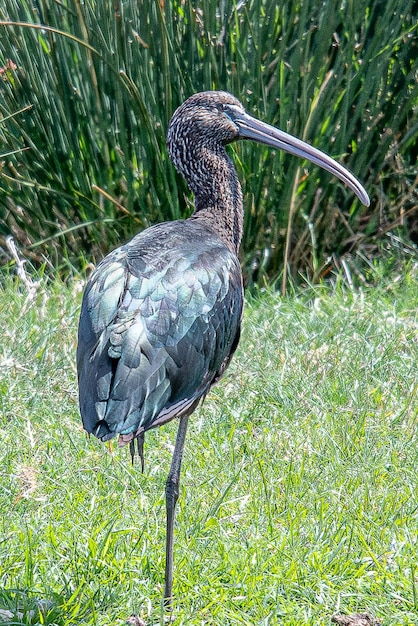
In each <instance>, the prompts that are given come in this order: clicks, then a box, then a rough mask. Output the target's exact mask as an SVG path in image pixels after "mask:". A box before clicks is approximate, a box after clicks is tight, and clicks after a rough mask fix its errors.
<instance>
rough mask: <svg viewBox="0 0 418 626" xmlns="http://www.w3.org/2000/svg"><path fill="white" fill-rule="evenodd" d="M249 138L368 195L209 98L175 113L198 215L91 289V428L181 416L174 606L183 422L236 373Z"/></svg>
mask: <svg viewBox="0 0 418 626" xmlns="http://www.w3.org/2000/svg"><path fill="white" fill-rule="evenodd" d="M237 139H253V140H255V141H260V142H262V143H266V144H268V145H270V146H272V147H274V148H280V149H283V150H286V151H288V152H290V153H292V154H295V155H297V156H300V157H302V158H305V159H309V160H311V161H313V162H314V163H316V164H319V165H320V166H321V167H323V168H325V169H327V170H328V171H330V172H331V173H333V174H334V175H336V176H337V177H338V178H340V179H341V180H342V181H343V182H345V183H346V184H347V185H348V186H349V187H351V189H353V191H354V192H355V193H356V194H357V195H358V196H359V198H360V199H361V200H362V202H364V203H365V204H368V197H367V194H366V192H365V191H364V189H363V187H362V186H361V185H360V183H359V182H358V181H357V180H356V179H355V178H354V176H353V175H352V174H350V173H349V172H348V171H347V170H346V169H345V168H343V167H342V166H341V165H339V164H338V163H336V162H335V161H333V160H332V159H331V158H330V157H328V156H327V155H325V154H324V153H322V152H320V151H319V150H316V149H315V148H313V147H311V146H309V145H307V144H305V143H304V142H301V141H300V140H298V139H296V138H295V137H292V136H290V135H288V134H287V133H284V132H282V131H280V130H278V129H275V128H273V127H272V126H269V125H267V124H264V123H262V122H260V121H258V120H256V119H255V118H253V117H251V116H250V115H248V114H247V113H246V112H245V110H244V109H243V107H242V105H241V104H240V102H239V101H238V100H237V99H236V98H234V97H233V96H231V95H230V94H228V93H225V92H203V93H199V94H195V95H194V96H192V97H191V98H189V99H188V100H187V101H186V102H185V103H184V104H183V105H182V106H181V107H179V109H177V111H176V112H175V113H174V115H173V117H172V120H171V122H170V126H169V129H168V135H167V146H168V150H169V153H170V156H171V158H172V160H173V162H174V165H175V167H176V168H177V170H178V171H179V172H180V173H181V174H183V176H184V177H185V178H186V180H187V183H188V185H189V187H190V189H191V190H192V191H193V192H194V196H195V209H194V212H193V215H192V216H191V217H190V218H188V219H186V220H179V221H175V222H167V223H163V224H158V225H157V226H153V227H151V228H148V229H146V230H145V231H143V232H142V233H140V234H138V235H136V237H134V238H133V239H132V240H131V241H130V242H129V243H127V244H125V245H124V246H122V247H120V248H118V249H117V250H114V251H113V252H111V253H110V254H109V255H108V256H107V257H106V258H105V259H104V260H103V261H102V262H101V263H100V264H99V265H98V266H97V268H96V270H95V271H94V272H93V274H92V275H91V277H90V280H89V282H88V285H87V287H86V290H85V293H84V298H83V304H82V309H81V316H80V324H79V336H78V350H77V365H78V377H79V392H80V412H81V415H82V418H83V424H84V428H85V429H86V430H87V431H88V432H89V433H93V434H94V435H95V436H96V437H99V438H100V439H102V441H106V440H107V439H110V438H111V437H114V436H115V435H119V440H120V442H121V443H122V444H124V443H128V442H129V443H130V444H131V452H132V454H133V442H134V440H135V438H137V439H138V447H139V451H140V454H141V456H142V442H143V435H144V432H145V431H147V430H148V429H150V428H154V427H156V426H159V425H161V424H164V423H165V422H167V421H169V420H171V419H173V418H175V417H179V418H181V419H180V425H179V431H178V435H177V441H176V448H175V451H174V454H173V461H172V465H171V469H170V473H169V476H168V479H167V484H166V500H167V545H166V586H165V599H166V602H167V605H170V599H171V590H172V549H173V524H174V511H175V505H176V501H177V497H178V486H179V474H180V465H181V458H182V451H183V446H184V440H185V435H186V429H187V418H188V415H190V413H192V411H193V410H194V409H195V408H196V406H197V405H198V403H199V401H200V400H201V399H202V398H204V396H205V395H206V394H207V393H208V391H209V389H210V387H211V386H212V385H213V384H214V383H216V382H217V381H218V380H219V378H220V377H221V376H222V374H223V372H224V371H225V369H226V368H227V367H228V365H229V362H230V360H231V358H232V355H233V353H234V351H235V349H236V347H237V344H238V341H239V334H240V323H241V316H242V307H243V286H242V276H241V269H240V265H239V261H238V256H237V255H238V249H239V246H240V242H241V236H242V229H243V209H242V194H241V188H240V185H239V182H238V177H237V174H236V171H235V169H234V166H233V163H232V161H231V159H230V158H229V157H228V155H227V154H226V151H225V145H226V144H228V143H231V142H233V141H235V140H237Z"/></svg>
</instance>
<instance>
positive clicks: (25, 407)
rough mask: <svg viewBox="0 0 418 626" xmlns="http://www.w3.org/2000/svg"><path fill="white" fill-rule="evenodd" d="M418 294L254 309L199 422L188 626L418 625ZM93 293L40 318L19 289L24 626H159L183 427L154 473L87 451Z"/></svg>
mask: <svg viewBox="0 0 418 626" xmlns="http://www.w3.org/2000/svg"><path fill="white" fill-rule="evenodd" d="M417 279H418V275H417V268H416V267H415V268H414V267H409V268H408V269H407V270H405V271H404V272H402V273H399V274H398V275H396V276H395V275H393V276H392V280H391V282H390V283H389V282H388V281H383V282H382V283H381V284H380V286H378V287H377V288H375V289H373V290H372V289H369V290H365V291H360V292H357V293H354V292H351V291H348V290H347V289H343V288H342V287H340V286H339V285H338V281H337V283H336V286H334V288H331V287H323V286H320V287H316V288H307V289H306V290H305V292H302V293H299V294H297V295H295V296H294V297H292V298H290V297H288V298H287V299H281V298H280V297H279V296H278V295H276V294H275V293H272V292H260V293H259V294H258V295H256V296H249V298H248V302H247V306H246V313H245V319H244V333H243V338H242V342H241V345H240V349H239V351H238V353H237V356H236V358H235V359H234V361H233V364H232V365H231V368H230V369H229V371H228V373H227V375H226V376H225V377H224V379H223V381H222V382H221V383H220V384H219V385H218V386H217V387H216V389H214V390H213V391H212V392H211V393H210V395H209V397H208V398H207V400H206V402H205V404H204V406H203V408H201V409H200V410H198V411H197V412H196V413H195V414H194V416H193V418H192V419H191V425H190V432H189V435H188V441H187V446H186V451H185V458H184V464H183V478H182V486H181V497H180V500H179V510H178V518H177V525H176V551H175V581H174V593H175V616H176V618H177V620H176V624H178V625H179V626H180V625H182V624H187V625H195V626H201V625H217V626H221V625H222V626H225V625H240V624H243V625H244V624H245V625H249V624H257V625H263V626H267V625H269V626H272V625H282V624H283V625H285V626H300V625H305V624H306V625H308V624H309V625H312V626H314V625H315V626H320V625H328V624H330V618H331V616H332V615H333V614H335V613H350V612H351V613H352V612H355V611H365V610H367V611H369V612H370V613H371V614H373V615H374V616H375V617H377V618H379V620H380V622H381V623H382V625H386V626H389V625H391V626H393V625H394V624H396V625H400V624H403V625H406V624H408V625H412V624H418V597H417V588H416V585H417V574H418V572H417V563H418V555H417V536H418V501H417V493H418V478H417V465H418V441H417V420H418V402H417V375H416V373H417V360H418V326H417V322H418V319H417V283H418V280H417ZM81 286H82V285H81V283H72V284H71V285H69V286H64V285H62V284H59V283H56V284H54V285H53V286H45V284H44V282H43V280H42V279H41V283H40V285H39V288H38V290H37V294H36V296H35V298H34V299H33V300H32V301H29V300H28V296H27V291H26V290H25V288H24V287H23V285H22V284H21V283H18V282H17V280H14V279H12V278H9V277H5V278H4V280H3V287H2V293H1V297H0V323H1V328H2V341H1V345H0V426H1V438H2V440H1V446H0V510H1V511H2V515H1V516H0V609H2V610H3V611H7V612H6V613H3V615H8V616H9V618H8V620H9V621H8V622H5V623H9V624H47V625H52V624H57V625H59V626H62V625H66V626H69V625H75V624H83V625H87V626H90V625H91V626H92V625H98V626H105V625H106V626H107V625H109V624H112V625H114V624H116V625H117V624H124V623H125V620H126V618H127V617H128V616H129V615H130V614H131V613H136V614H139V615H141V616H142V618H143V619H144V620H145V621H146V623H147V625H151V624H158V623H159V621H160V600H161V594H162V585H163V570H164V538H165V505H164V482H165V479H166V475H167V471H168V467H169V463H170V457H171V446H172V444H173V442H174V437H175V424H169V425H167V426H166V427H163V428H160V429H158V430H157V431H155V432H151V433H149V435H148V436H147V438H146V449H145V452H146V467H145V473H144V474H143V475H141V472H140V468H139V464H137V465H135V466H134V467H132V466H131V464H130V459H129V454H128V451H127V450H126V449H118V448H117V446H116V445H113V446H112V447H110V448H109V447H107V446H106V445H104V444H101V443H100V442H98V441H97V440H96V439H93V438H92V439H90V440H89V439H88V438H87V437H86V436H85V434H84V433H83V430H82V427H81V424H80V418H79V415H78V409H77V390H76V373H75V366H74V350H75V338H76V324H77V316H78V309H79V300H80V291H81ZM0 615H1V612H0ZM5 619H7V618H5ZM0 623H1V620H0Z"/></svg>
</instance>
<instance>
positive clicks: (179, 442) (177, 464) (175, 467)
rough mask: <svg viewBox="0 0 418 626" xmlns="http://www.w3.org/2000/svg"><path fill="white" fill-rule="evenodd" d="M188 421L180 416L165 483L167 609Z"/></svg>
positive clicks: (169, 604) (165, 590)
mask: <svg viewBox="0 0 418 626" xmlns="http://www.w3.org/2000/svg"><path fill="white" fill-rule="evenodd" d="M188 421H189V418H188V416H187V415H186V416H184V417H181V418H180V424H179V429H178V431H177V438H176V445H175V447H174V452H173V458H172V461H171V467H170V471H169V474H168V478H167V482H166V485H165V501H166V513H167V535H166V549H165V589H164V608H165V610H167V611H171V609H172V588H173V546H174V518H175V513H176V503H177V500H178V497H179V488H180V468H181V459H182V456H183V449H184V442H185V439H186V432H187V424H188Z"/></svg>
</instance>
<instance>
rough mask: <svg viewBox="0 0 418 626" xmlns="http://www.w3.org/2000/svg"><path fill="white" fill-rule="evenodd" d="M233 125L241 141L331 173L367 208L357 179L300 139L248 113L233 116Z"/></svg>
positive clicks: (365, 196) (367, 200)
mask: <svg viewBox="0 0 418 626" xmlns="http://www.w3.org/2000/svg"><path fill="white" fill-rule="evenodd" d="M234 123H235V124H236V125H237V127H238V131H239V137H240V138H242V139H252V140H254V141H258V142H260V143H264V144H267V145H268V146H271V147H272V148H278V149H279V150H284V151H285V152H289V153H290V154H294V155H295V156H298V157H300V158H302V159H307V160H308V161H312V163H315V164H316V165H319V166H320V167H322V168H323V169H324V170H327V171H328V172H331V174H334V176H336V177H337V178H339V179H340V180H341V181H342V182H343V183H345V184H346V185H347V186H348V187H350V189H352V191H354V193H355V194H356V196H357V197H358V198H359V200H360V201H361V202H362V203H363V204H364V205H365V206H369V204H370V200H369V196H368V195H367V192H366V190H365V189H364V187H363V185H362V184H361V183H360V182H359V181H358V180H357V178H356V177H355V176H354V175H353V174H352V173H351V172H349V171H348V170H347V169H346V168H345V167H343V166H342V165H340V163H338V162H337V161H334V159H332V158H331V157H330V156H328V155H327V154H325V152H321V150H318V149H317V148H314V147H313V146H310V145H309V144H307V143H305V142H304V141H302V140H301V139H298V138H297V137H294V136H293V135H289V134H288V133H285V132H284V131H282V130H279V129H278V128H275V127H274V126H270V124H265V123H264V122H260V120H257V119H256V118H255V117H252V116H251V115H248V113H240V114H239V115H235V116H234Z"/></svg>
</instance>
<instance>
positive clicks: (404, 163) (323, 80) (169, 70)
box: [0, 0, 418, 284]
mask: <svg viewBox="0 0 418 626" xmlns="http://www.w3.org/2000/svg"><path fill="white" fill-rule="evenodd" d="M416 14H417V5H416V0H415V1H414V0H390V1H389V2H369V1H368V0H356V1H355V2H353V1H350V0H346V1H345V0H344V1H341V2H334V1H333V0H324V1H323V2H314V1H310V0H304V1H296V2H280V3H278V2H273V1H272V0H249V1H239V2H235V1H232V0H222V1H219V2H214V1H204V2H199V3H195V2H185V1H183V2H181V1H174V2H172V1H170V2H167V1H164V0H163V1H161V0H147V1H143V2H134V1H129V2H121V1H119V0H115V2H113V3H109V2H106V1H104V0H97V1H92V0H89V1H88V2H80V0H75V1H74V2H67V1H64V2H61V1H57V0H37V1H36V2H33V3H32V2H21V1H20V0H5V1H4V2H3V3H2V7H1V8H0V21H1V25H0V37H1V40H0V41H1V45H0V67H2V70H1V79H2V80H0V145H1V148H0V150H1V151H0V154H2V153H3V159H2V161H1V170H0V208H1V212H0V237H1V239H0V245H1V241H3V248H4V238H5V237H6V236H7V235H9V234H12V235H13V236H14V237H15V238H16V241H17V242H18V245H19V247H20V248H21V249H22V251H23V253H24V256H25V257H26V258H31V259H32V260H33V262H34V263H35V264H36V265H38V266H39V265H42V264H46V265H48V266H49V271H52V272H54V271H61V272H62V271H63V270H64V271H65V270H68V269H70V268H72V267H76V268H80V267H83V266H84V264H85V262H86V261H85V260H86V259H87V260H88V261H91V260H93V261H96V260H97V259H99V258H101V257H102V255H103V254H104V253H105V252H107V251H108V250H109V249H110V248H112V247H114V246H115V245H116V244H118V243H120V242H123V241H125V240H127V239H128V238H130V237H131V236H132V235H133V233H135V232H137V231H138V230H139V229H141V228H143V227H145V226H148V225H149V224H151V223H154V222H157V221H163V220H169V219H174V218H178V217H180V216H184V215H187V214H189V212H190V194H189V192H188V190H187V187H186V185H185V183H184V181H183V180H181V179H180V177H178V176H177V175H176V174H175V172H174V169H173V167H172V165H171V163H170V160H169V159H168V157H167V153H166V149H165V133H166V129H167V124H168V121H169V119H170V116H171V114H172V112H173V111H174V109H175V108H176V107H177V106H178V105H179V104H180V103H181V102H182V101H183V100H184V99H185V98H186V97H187V96H189V95H190V94H192V93H193V92H196V91H200V90H204V89H226V90H228V91H231V92H232V93H234V94H235V95H236V96H237V97H238V98H240V99H241V100H242V101H243V103H244V105H245V106H246V108H247V109H248V110H249V111H250V112H252V113H253V114H254V115H256V116H259V117H260V118H261V119H263V120H265V121H267V122H269V123H271V124H273V125H277V126H279V127H281V128H282V129H284V130H287V131H288V132H290V133H292V134H295V135H298V136H300V137H301V138H303V139H305V140H306V141H309V142H311V143H314V144H315V145H316V146H318V147H319V148H321V149H322V150H324V151H326V152H328V153H331V155H332V156H334V157H335V158H337V159H338V160H339V161H341V162H342V163H344V164H345V165H346V166H347V167H348V168H350V169H351V170H352V171H353V172H354V173H355V174H356V175H357V176H358V177H359V178H360V179H361V181H362V182H363V183H364V184H365V186H366V188H367V190H368V191H369V195H370V196H371V199H372V202H371V207H370V208H369V209H365V208H364V207H362V206H361V205H360V204H359V202H358V201H357V200H356V199H355V198H354V197H353V194H352V193H351V192H349V191H347V190H346V189H344V188H343V187H342V185H341V184H339V183H337V182H336V181H335V180H332V177H330V176H329V174H328V173H324V172H321V171H318V170H316V169H315V168H314V167H313V166H312V167H311V166H307V167H306V169H305V167H304V165H303V163H300V162H299V161H298V159H296V158H294V157H291V156H289V155H285V154H276V153H274V152H273V151H272V150H270V149H269V148H266V147H261V146H257V147H254V146H253V145H249V144H246V145H244V144H242V143H240V144H239V145H237V146H236V147H234V148H233V152H235V162H236V164H237V167H238V169H239V175H240V179H241V181H242V183H243V186H244V197H245V206H246V213H245V235H244V241H243V249H242V262H243V267H244V271H245V275H246V277H247V281H248V283H251V282H258V283H259V284H261V283H263V281H264V280H265V279H266V277H269V278H276V277H277V276H278V275H279V274H280V273H281V272H282V270H283V268H285V271H286V273H287V272H288V271H289V273H290V274H291V275H292V276H293V277H295V276H296V275H297V274H298V272H300V273H302V274H303V275H304V276H308V277H309V278H310V279H313V280H317V279H318V278H320V277H322V276H324V275H327V273H328V272H329V270H330V269H333V268H335V267H336V268H337V269H340V268H341V262H340V259H341V257H342V256H344V258H346V259H347V258H349V259H350V260H351V261H352V263H353V264H354V266H356V265H358V264H359V262H360V260H361V259H362V258H363V257H364V256H366V257H367V258H369V259H370V258H373V257H375V256H376V254H377V252H378V249H377V248H376V244H379V243H381V244H382V246H383V247H386V246H387V245H392V246H396V245H398V237H399V236H400V237H401V238H402V240H403V242H404V245H405V246H409V245H410V243H411V240H412V241H414V242H415V243H416V242H417V238H418V231H417V191H416V190H417V175H418V172H417V154H418V148H417V146H418V117H417V102H418V45H417V21H416ZM308 171H309V175H308ZM382 246H380V247H382ZM285 279H286V277H285ZM284 283H286V280H284Z"/></svg>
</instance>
